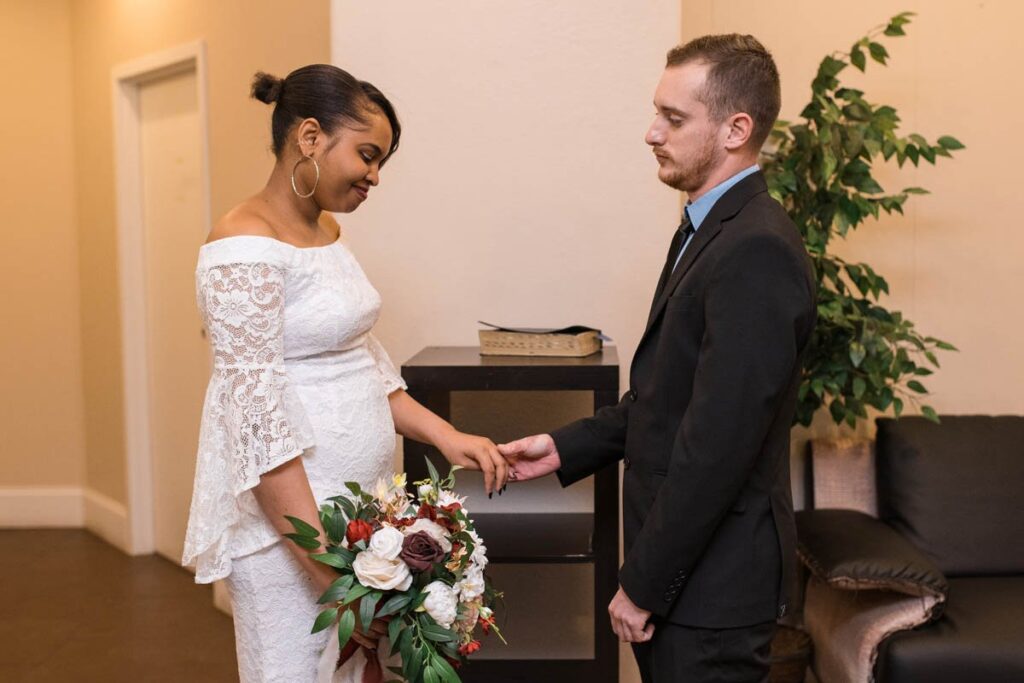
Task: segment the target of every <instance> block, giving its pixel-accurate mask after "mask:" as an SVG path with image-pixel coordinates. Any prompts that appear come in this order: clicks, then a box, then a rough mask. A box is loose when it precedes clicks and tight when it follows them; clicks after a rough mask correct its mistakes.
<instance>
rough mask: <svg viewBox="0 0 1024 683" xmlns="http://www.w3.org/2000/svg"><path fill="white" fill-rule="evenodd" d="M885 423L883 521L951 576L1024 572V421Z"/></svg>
mask: <svg viewBox="0 0 1024 683" xmlns="http://www.w3.org/2000/svg"><path fill="white" fill-rule="evenodd" d="M941 420H942V424H934V423H932V422H929V421H928V420H926V419H924V418H922V417H904V418H901V419H899V420H892V419H888V418H882V419H879V420H878V437H877V450H876V458H877V462H876V470H877V477H878V511H879V517H880V518H881V519H882V520H884V521H885V522H886V523H888V524H889V525H890V526H892V527H893V528H894V529H896V530H897V531H899V532H900V533H902V534H903V535H904V536H906V537H907V538H908V539H909V540H910V541H911V542H912V543H914V545H916V546H917V547H918V548H920V549H921V550H922V551H924V553H925V554H926V555H928V556H929V557H931V558H932V559H933V560H934V561H935V563H936V564H937V565H938V567H939V569H941V570H942V572H943V573H945V574H946V576H971V575H996V574H1014V573H1022V572H1024V543H1022V542H1021V539H1024V504H1022V502H1021V497H1022V491H1024V488H1022V483H1024V417H1018V416H1000V417H988V416H952V415H946V416H942V418H941Z"/></svg>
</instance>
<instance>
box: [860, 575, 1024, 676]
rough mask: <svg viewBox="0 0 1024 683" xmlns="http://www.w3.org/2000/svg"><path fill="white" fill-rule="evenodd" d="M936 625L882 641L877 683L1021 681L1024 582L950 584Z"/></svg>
mask: <svg viewBox="0 0 1024 683" xmlns="http://www.w3.org/2000/svg"><path fill="white" fill-rule="evenodd" d="M949 583H950V586H949V602H948V603H947V604H946V610H945V614H944V616H943V617H942V618H941V619H939V620H938V621H935V622H932V623H931V624H928V625H926V626H921V627H919V628H917V629H914V630H912V631H901V632H899V633H895V634H893V635H892V636H890V637H889V638H887V639H886V640H884V641H883V642H882V644H881V646H880V648H879V653H878V659H877V662H876V665H875V680H876V681H877V682H878V683H920V682H921V681H928V683H946V682H947V681H948V682H949V683H965V682H966V681H970V682H971V683H975V682H977V683H1020V681H1024V577H995V576H992V577H979V578H960V579H951V580H950V582H949Z"/></svg>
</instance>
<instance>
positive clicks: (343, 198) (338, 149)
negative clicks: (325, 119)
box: [297, 111, 391, 213]
mask: <svg viewBox="0 0 1024 683" xmlns="http://www.w3.org/2000/svg"><path fill="white" fill-rule="evenodd" d="M367 118H368V125H366V126H362V127H359V128H349V127H346V126H339V127H338V128H337V129H336V130H335V131H334V133H332V134H331V135H325V134H324V133H323V132H321V133H320V135H319V136H318V139H317V140H316V145H315V147H314V150H313V158H314V159H316V160H317V163H319V164H320V182H319V183H318V184H317V187H316V192H315V193H314V194H313V199H314V200H316V203H317V205H318V206H319V207H320V208H321V209H322V210H324V211H331V212H334V213H351V212H352V211H355V210H356V208H358V207H359V205H360V204H362V203H363V202H364V201H366V197H367V195H368V194H369V193H370V188H372V187H374V186H376V185H377V183H379V182H380V164H381V161H382V160H383V159H384V155H385V154H387V151H388V150H389V149H391V124H390V123H388V120H387V117H385V116H384V115H383V114H382V113H380V112H377V111H372V112H371V113H370V114H368V116H367ZM312 167H313V164H311V163H309V162H306V163H304V164H300V165H299V170H300V171H302V178H301V181H299V179H298V178H297V182H301V184H299V191H300V192H308V189H307V188H309V187H312V185H313V182H314V181H315V180H316V172H315V171H314V170H313V168H312Z"/></svg>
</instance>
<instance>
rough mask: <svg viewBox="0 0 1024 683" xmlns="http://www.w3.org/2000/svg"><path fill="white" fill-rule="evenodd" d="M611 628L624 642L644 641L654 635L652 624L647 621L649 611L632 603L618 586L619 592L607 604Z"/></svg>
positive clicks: (649, 616) (649, 614)
mask: <svg viewBox="0 0 1024 683" xmlns="http://www.w3.org/2000/svg"><path fill="white" fill-rule="evenodd" d="M608 614H609V615H610V616H611V618H612V630H613V631H615V635H617V636H618V637H619V640H621V641H622V642H624V643H646V642H647V641H648V640H650V639H651V636H653V635H654V624H649V623H647V621H648V619H650V618H651V613H650V612H648V611H647V610H645V609H641V608H639V607H637V606H636V605H634V604H633V601H632V600H630V599H629V596H628V595H626V592H625V591H624V590H622V586H619V592H618V593H616V594H615V597H614V598H612V601H611V603H610V604H609V605H608Z"/></svg>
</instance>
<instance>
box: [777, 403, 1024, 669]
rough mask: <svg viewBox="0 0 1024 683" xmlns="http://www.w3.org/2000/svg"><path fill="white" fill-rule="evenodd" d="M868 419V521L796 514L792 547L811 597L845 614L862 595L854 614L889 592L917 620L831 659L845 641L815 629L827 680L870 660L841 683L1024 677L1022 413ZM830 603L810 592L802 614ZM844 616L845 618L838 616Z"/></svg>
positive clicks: (828, 513)
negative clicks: (871, 464)
mask: <svg viewBox="0 0 1024 683" xmlns="http://www.w3.org/2000/svg"><path fill="white" fill-rule="evenodd" d="M877 425H878V433H877V441H876V462H875V464H876V477H877V496H878V518H877V519H876V518H874V517H871V516H869V515H867V514H865V513H863V512H857V511H853V510H806V511H801V512H798V513H797V530H798V539H799V553H800V556H801V559H802V560H803V561H804V564H805V565H806V566H807V567H808V569H809V570H810V572H811V574H812V576H813V577H814V578H812V581H815V580H817V582H818V583H817V586H818V587H819V588H818V591H817V593H816V595H818V596H822V595H824V596H826V598H827V597H828V595H830V594H831V595H833V596H835V597H837V598H838V599H839V600H840V601H841V600H846V601H847V602H846V605H847V607H846V609H847V610H850V609H851V608H850V607H849V605H850V604H852V605H853V608H852V610H854V611H855V610H857V609H860V606H859V603H857V601H856V600H855V599H854V600H853V602H852V603H851V602H850V600H851V599H850V597H849V595H850V593H849V591H853V592H855V594H856V595H861V596H863V609H864V610H868V609H869V608H870V606H871V605H875V606H876V608H877V605H878V604H880V603H879V602H878V601H877V600H875V598H873V597H872V598H869V597H868V596H877V595H879V594H884V593H885V592H886V591H894V592H896V593H899V594H902V596H903V599H904V600H905V601H906V602H909V603H910V604H911V605H912V606H913V604H914V602H915V601H919V602H920V603H921V605H922V607H924V609H923V616H922V617H921V619H920V620H919V621H923V622H925V623H923V624H921V625H919V626H917V627H916V628H913V629H910V630H898V631H896V632H894V633H886V634H885V635H884V637H883V639H882V640H881V641H880V642H878V643H877V644H873V645H871V647H870V648H865V647H863V646H862V647H861V648H860V650H858V651H856V652H853V651H851V652H843V653H840V654H841V656H838V655H837V656H831V657H829V655H830V654H831V655H836V653H835V652H834V650H837V649H842V648H844V647H850V644H849V643H846V642H844V641H843V639H842V638H831V637H830V636H829V632H828V631H827V630H822V629H819V635H818V637H816V638H815V642H814V647H815V649H816V650H820V649H821V648H825V651H823V652H822V653H821V654H822V655H823V657H824V659H823V660H822V661H825V660H827V661H829V662H830V663H831V664H830V667H831V668H830V673H831V675H832V677H833V678H842V677H844V676H842V675H840V676H837V675H836V673H835V672H836V671H837V668H836V667H837V664H836V663H837V662H839V663H840V665H841V664H842V663H843V662H850V661H859V660H857V658H858V657H859V658H860V660H863V658H864V657H865V656H867V657H870V660H868V661H866V662H863V661H862V663H863V664H864V667H863V668H857V667H849V669H851V670H856V671H857V673H856V675H851V676H849V677H847V680H851V681H852V680H858V679H863V677H867V678H868V679H869V680H870V679H873V680H875V681H878V683H946V682H949V683H1002V682H1006V683H1021V682H1024V417H1017V416H1000V417H988V416H943V417H941V424H938V425H936V424H934V423H931V422H929V421H927V420H925V419H923V418H918V417H905V418H902V419H899V420H892V419H879V420H878V422H877ZM829 591H836V593H829ZM908 596H909V597H908ZM926 600H927V602H925V601H926ZM829 604H830V603H829V600H828V599H821V598H820V597H819V598H817V602H812V600H811V595H810V590H809V593H808V602H807V604H806V605H805V621H811V622H813V621H814V619H815V618H816V617H817V616H818V615H815V614H814V613H813V610H816V609H817V610H829V609H832V608H831V607H829V606H828V605H829ZM832 604H834V603H832ZM865 613H867V612H865ZM872 614H873V613H872ZM844 618H845V619H846V622H847V623H848V622H850V621H851V619H852V620H855V617H853V618H850V617H849V611H848V612H847V616H845V617H844ZM819 623H825V622H823V621H821V620H819ZM822 634H824V635H822ZM812 635H813V633H812ZM820 641H824V642H820ZM829 649H831V650H833V652H830V650H829ZM817 657H818V656H817V655H816V661H818V659H817ZM839 670H840V671H841V672H842V673H844V674H845V673H846V669H839ZM819 678H821V679H822V683H833V681H831V680H828V679H827V678H825V677H822V675H821V673H819Z"/></svg>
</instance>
